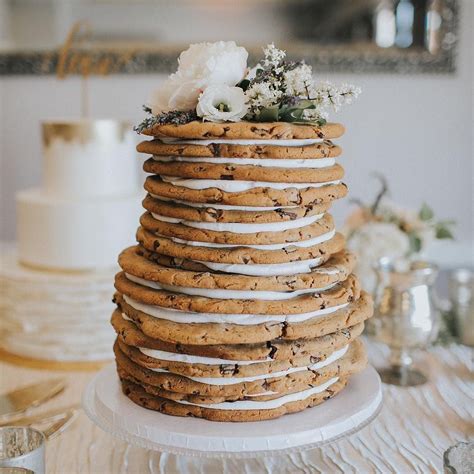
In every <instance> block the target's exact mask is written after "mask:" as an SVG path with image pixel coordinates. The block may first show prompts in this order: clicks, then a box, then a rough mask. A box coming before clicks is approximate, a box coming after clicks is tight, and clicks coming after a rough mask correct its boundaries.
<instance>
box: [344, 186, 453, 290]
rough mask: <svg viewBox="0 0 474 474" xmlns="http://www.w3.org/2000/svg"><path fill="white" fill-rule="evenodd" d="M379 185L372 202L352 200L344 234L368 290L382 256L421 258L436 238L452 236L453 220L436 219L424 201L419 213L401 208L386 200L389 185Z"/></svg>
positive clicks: (372, 286)
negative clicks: (353, 204)
mask: <svg viewBox="0 0 474 474" xmlns="http://www.w3.org/2000/svg"><path fill="white" fill-rule="evenodd" d="M380 180H381V183H382V187H381V190H380V192H379V193H378V195H377V196H376V198H375V200H374V202H373V203H371V204H364V203H362V202H361V201H359V200H353V202H355V203H356V204H357V209H356V210H355V211H354V212H353V213H351V214H350V215H349V217H348V218H347V220H346V223H345V229H344V233H345V234H346V237H347V246H348V248H349V250H351V251H352V252H354V253H355V254H356V255H357V257H358V264H357V270H356V273H357V274H358V276H359V277H360V278H361V279H362V284H363V286H364V288H366V289H367V290H368V291H370V290H373V289H374V287H375V273H374V271H373V267H374V265H375V264H376V262H377V261H378V260H379V259H381V258H382V257H388V258H391V259H396V260H398V261H399V262H402V263H403V262H404V261H407V262H408V261H410V260H411V259H415V258H422V256H423V254H424V253H425V252H426V250H427V248H428V247H429V245H430V243H432V242H433V241H434V240H435V239H452V238H453V234H452V231H451V227H452V226H453V224H454V222H453V221H438V220H436V219H435V217H434V213H433V211H432V210H431V208H430V207H429V206H428V205H427V204H423V205H422V206H421V208H420V210H419V211H418V212H416V211H413V210H411V209H404V208H402V207H400V206H398V205H396V204H394V203H393V202H392V201H390V200H388V199H387V194H388V186H387V183H386V181H385V179H384V178H383V177H380Z"/></svg>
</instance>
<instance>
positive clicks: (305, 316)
mask: <svg viewBox="0 0 474 474" xmlns="http://www.w3.org/2000/svg"><path fill="white" fill-rule="evenodd" d="M123 298H124V300H125V302H126V303H127V304H129V305H130V306H131V307H132V308H134V309H136V310H137V311H141V312H143V313H145V314H148V315H149V316H153V317H155V318H158V319H165V320H167V321H173V322H174V323H178V324H190V323H197V324H206V323H211V324H236V325H238V326H253V325H255V324H264V323H285V322H286V323H301V322H303V321H307V320H309V319H313V318H318V317H322V316H326V315H328V314H332V313H335V312H336V311H339V310H340V309H343V308H345V307H346V306H348V305H349V303H344V304H340V305H337V306H331V307H329V308H324V309H319V310H316V311H311V312H309V313H298V314H288V315H280V314H272V315H265V314H222V313H190V312H186V311H177V310H174V309H167V308H163V307H161V306H155V305H149V304H145V303H140V302H139V301H136V300H134V299H133V298H130V297H129V296H127V295H123ZM123 316H124V319H126V320H127V321H132V320H131V319H130V318H129V317H128V316H126V314H124V315H123Z"/></svg>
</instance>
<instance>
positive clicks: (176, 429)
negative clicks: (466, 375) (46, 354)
mask: <svg viewBox="0 0 474 474" xmlns="http://www.w3.org/2000/svg"><path fill="white" fill-rule="evenodd" d="M381 405H382V387H381V382H380V378H379V376H378V374H377V372H376V371H375V369H373V368H372V367H368V368H367V369H365V370H364V371H363V372H362V373H360V374H358V375H355V376H353V377H351V379H350V382H349V384H348V386H347V387H346V388H345V389H344V390H343V391H342V392H341V393H340V394H339V395H337V396H336V397H334V398H333V399H331V400H328V401H327V402H325V403H323V404H322V405H320V406H316V407H314V408H309V409H307V410H304V411H302V412H300V413H295V414H292V415H286V416H283V417H281V418H278V419H276V420H269V421H257V422H249V423H220V422H212V421H207V420H201V419H198V418H188V417H186V418H181V417H176V416H169V415H163V414H161V413H158V412H154V411H152V410H147V409H145V408H142V407H140V406H138V405H135V404H134V403H133V402H132V401H131V400H129V399H128V398H127V397H126V396H125V395H124V394H123V393H122V390H121V386H120V382H119V379H118V377H117V374H116V372H115V367H114V366H108V367H106V368H104V369H102V370H101V371H100V372H99V373H98V374H97V375H96V376H95V377H94V378H93V379H92V381H91V382H90V383H89V385H88V386H87V388H86V390H85V392H84V394H83V406H84V410H85V412H86V413H87V415H88V416H89V418H90V419H91V420H92V421H93V422H94V423H95V424H97V425H98V426H99V427H100V428H102V429H103V430H105V431H107V432H109V433H110V434H112V435H113V436H116V437H118V438H120V439H122V440H124V441H127V442H129V443H132V444H135V445H138V446H140V447H143V448H147V449H152V450H157V451H163V452H168V453H172V454H181V455H186V456H199V457H219V458H225V457H233V458H246V457H257V456H269V455H275V454H282V453H290V452H296V451H302V450H305V449H310V448H315V447H319V446H322V445H323V444H326V443H329V442H331V441H335V440H337V439H339V438H341V437H343V436H347V435H349V434H352V433H354V432H356V431H358V430H360V429H361V428H363V427H364V426H366V425H367V424H368V423H370V422H371V421H372V420H373V419H374V418H375V417H376V416H377V414H378V412H379V411H380V407H381Z"/></svg>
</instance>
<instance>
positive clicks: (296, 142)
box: [156, 136, 324, 147]
mask: <svg viewBox="0 0 474 474" xmlns="http://www.w3.org/2000/svg"><path fill="white" fill-rule="evenodd" d="M156 138H158V139H160V140H161V141H162V142H163V143H171V144H172V143H178V144H180V145H181V144H183V145H203V146H208V145H212V144H213V143H215V144H220V143H222V144H225V145H273V146H290V147H293V146H308V145H315V144H317V143H322V142H324V139H322V138H302V139H291V140H278V139H276V140H275V139H272V140H259V139H240V140H239V139H228V138H213V139H212V140H187V139H182V138H170V137H163V136H158V137H156Z"/></svg>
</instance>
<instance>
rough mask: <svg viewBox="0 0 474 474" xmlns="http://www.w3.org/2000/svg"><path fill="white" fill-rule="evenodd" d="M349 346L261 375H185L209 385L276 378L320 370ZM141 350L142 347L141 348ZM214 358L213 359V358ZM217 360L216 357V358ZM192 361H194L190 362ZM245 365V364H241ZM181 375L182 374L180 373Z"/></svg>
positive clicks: (342, 353)
mask: <svg viewBox="0 0 474 474" xmlns="http://www.w3.org/2000/svg"><path fill="white" fill-rule="evenodd" d="M348 348H349V346H348V345H347V346H345V347H343V348H342V349H339V350H337V351H334V352H333V353H332V354H331V355H330V356H329V357H327V358H326V359H325V360H323V361H321V362H317V363H315V364H311V365H305V366H302V367H291V368H289V369H287V370H281V371H279V372H271V373H267V374H259V375H253V376H249V377H190V376H187V375H186V376H184V375H183V377H186V378H188V379H191V380H194V381H195V382H199V383H204V384H207V385H236V384H239V383H243V382H255V381H256V380H265V379H276V378H279V377H286V376H287V375H290V374H294V373H295V372H303V371H305V370H319V369H322V368H323V367H326V366H328V365H329V364H332V363H333V362H335V361H336V360H339V359H340V358H341V357H343V356H344V354H345V353H346V352H347V350H348ZM140 350H141V348H140ZM165 360H170V359H165ZM211 360H212V359H211ZM214 360H216V359H214ZM246 362H247V363H246V364H245V365H249V362H248V361H246ZM189 363H192V362H189ZM226 363H228V364H233V365H235V364H240V362H237V361H232V360H231V361H227V362H226ZM251 363H260V361H257V362H250V364H251ZM241 365H243V364H241ZM149 370H152V371H153V372H160V373H171V372H170V371H169V370H166V369H152V368H150V367H149ZM178 375H181V374H178Z"/></svg>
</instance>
